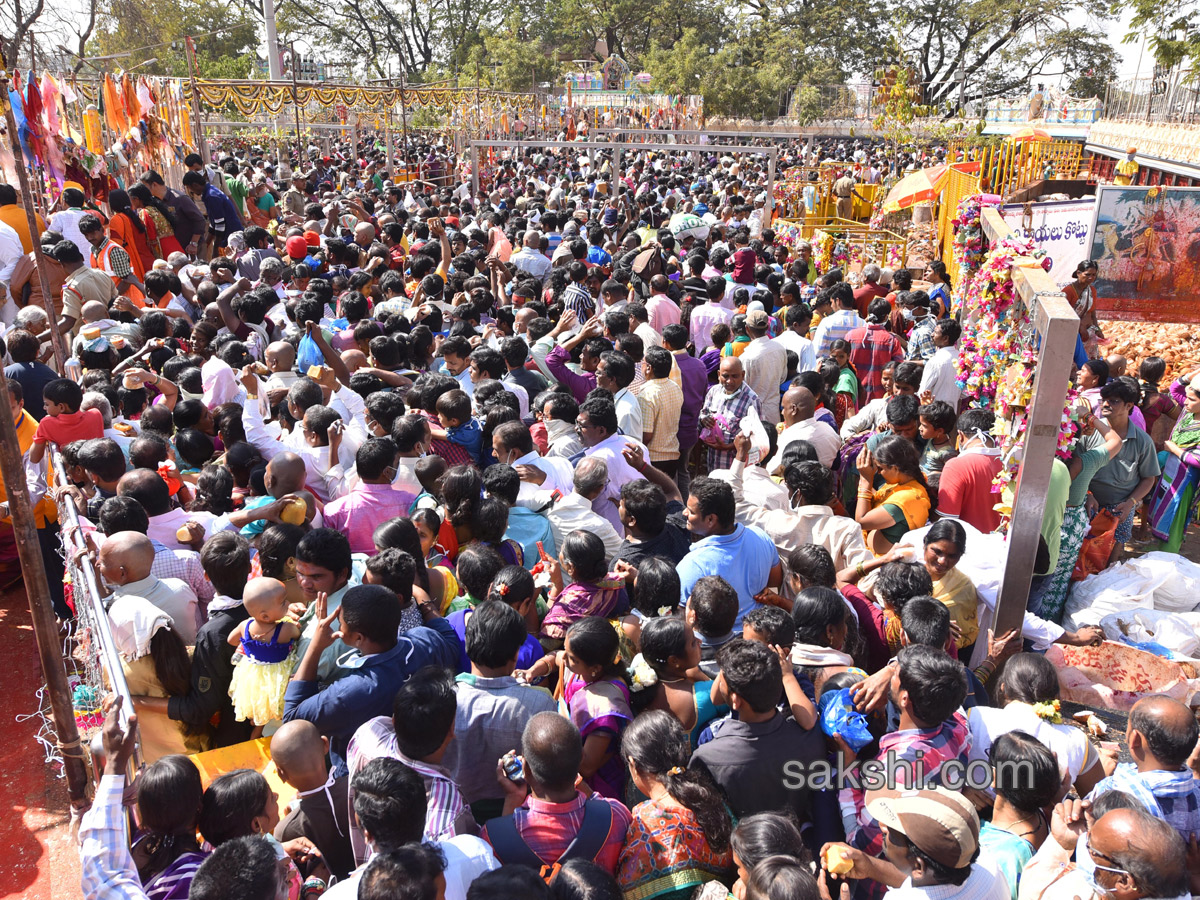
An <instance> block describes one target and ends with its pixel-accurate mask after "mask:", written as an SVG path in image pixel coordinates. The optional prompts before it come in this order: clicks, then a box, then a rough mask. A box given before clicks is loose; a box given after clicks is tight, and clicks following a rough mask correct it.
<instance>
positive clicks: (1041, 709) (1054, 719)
mask: <svg viewBox="0 0 1200 900" xmlns="http://www.w3.org/2000/svg"><path fill="white" fill-rule="evenodd" d="M1033 714H1034V715H1035V716H1037V717H1038V718H1039V719H1041V720H1042V721H1043V722H1049V723H1050V724H1051V725H1061V724H1062V723H1063V718H1062V704H1061V703H1059V701H1057V700H1044V701H1040V702H1038V703H1034V704H1033Z"/></svg>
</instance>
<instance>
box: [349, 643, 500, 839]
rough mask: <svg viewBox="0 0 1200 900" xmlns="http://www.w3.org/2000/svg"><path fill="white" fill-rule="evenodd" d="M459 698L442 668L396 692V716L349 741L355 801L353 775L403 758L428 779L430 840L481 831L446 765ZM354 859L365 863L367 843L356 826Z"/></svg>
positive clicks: (373, 722) (371, 724) (367, 725)
mask: <svg viewBox="0 0 1200 900" xmlns="http://www.w3.org/2000/svg"><path fill="white" fill-rule="evenodd" d="M457 707H458V701H457V699H456V698H455V694H454V682H453V681H451V680H450V678H449V677H447V676H446V675H445V674H444V672H443V671H441V670H437V669H434V668H432V667H431V668H429V669H425V670H422V671H420V672H417V673H416V674H414V675H413V676H412V677H411V678H409V680H408V681H406V682H405V683H404V684H403V685H402V686H401V688H400V690H399V691H397V692H396V700H395V703H394V705H393V707H392V715H391V716H377V717H375V718H374V719H371V720H370V721H368V722H366V723H364V724H362V725H360V726H359V727H358V730H357V731H355V732H354V737H352V738H351V739H350V746H349V749H348V750H347V751H346V763H347V766H348V767H349V770H350V783H351V787H350V802H351V803H353V802H354V776H355V775H357V774H358V773H359V772H360V771H362V769H363V767H364V766H366V764H367V763H369V762H370V761H371V760H373V759H378V758H379V757H381V756H386V757H389V758H391V759H398V760H400V762H402V763H404V764H405V765H406V766H408V767H409V768H410V769H412V770H413V771H414V772H416V773H417V774H418V775H420V776H421V778H422V780H423V781H424V782H425V794H426V797H427V802H428V805H427V807H426V812H425V835H424V836H425V840H427V841H440V840H443V839H444V838H449V837H454V836H455V835H456V834H477V833H478V831H479V826H478V825H477V824H476V823H475V818H474V816H472V815H471V810H470V808H469V807H468V806H467V804H466V802H465V801H464V800H463V796H462V793H461V792H460V791H459V789H458V787H457V785H455V784H454V782H453V781H451V780H450V775H449V773H448V772H447V771H446V769H444V768H443V767H442V765H441V762H442V757H443V756H445V754H446V748H447V747H448V746H449V745H450V742H451V741H452V740H453V739H454V714H455V710H456V709H457ZM350 840H351V844H352V845H353V847H354V855H355V859H356V861H357V862H359V863H363V862H366V859H367V845H366V841H365V840H364V839H363V836H362V831H360V830H359V829H358V828H357V827H352V828H351V832H350Z"/></svg>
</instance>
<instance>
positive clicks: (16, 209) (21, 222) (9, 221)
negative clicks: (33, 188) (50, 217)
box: [0, 203, 46, 253]
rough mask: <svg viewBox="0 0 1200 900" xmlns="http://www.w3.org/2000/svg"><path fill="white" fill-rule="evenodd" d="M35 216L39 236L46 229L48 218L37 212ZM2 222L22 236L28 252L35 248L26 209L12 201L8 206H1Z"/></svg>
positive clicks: (23, 247)
mask: <svg viewBox="0 0 1200 900" xmlns="http://www.w3.org/2000/svg"><path fill="white" fill-rule="evenodd" d="M33 217H34V219H36V220H37V230H38V237H41V236H42V232H43V231H45V230H46V220H45V219H43V218H42V217H41V216H39V215H38V214H37V213H34V216H33ZM0 222H3V223H4V224H5V225H7V226H8V227H9V228H12V229H13V230H15V231H16V232H17V234H18V235H19V236H20V238H21V247H22V249H23V250H24V251H25V252H26V253H28V252H29V251H30V250H32V249H33V238H32V237H30V235H29V220H28V219H27V218H25V210H24V209H22V208H21V206H20V205H18V204H16V203H10V204H8V206H0Z"/></svg>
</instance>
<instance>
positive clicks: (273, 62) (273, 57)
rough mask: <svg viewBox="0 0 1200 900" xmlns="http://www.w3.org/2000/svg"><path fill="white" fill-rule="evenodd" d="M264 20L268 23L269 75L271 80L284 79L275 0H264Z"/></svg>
mask: <svg viewBox="0 0 1200 900" xmlns="http://www.w3.org/2000/svg"><path fill="white" fill-rule="evenodd" d="M263 21H264V22H266V25H267V77H268V78H270V80H271V81H280V80H282V79H283V72H281V71H280V68H279V37H278V35H277V34H276V32H275V0H263Z"/></svg>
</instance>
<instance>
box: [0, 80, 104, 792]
mask: <svg viewBox="0 0 1200 900" xmlns="http://www.w3.org/2000/svg"><path fill="white" fill-rule="evenodd" d="M2 80H3V81H4V82H7V80H8V79H7V78H4V79H2ZM0 475H3V477H4V484H5V485H6V486H7V487H8V504H9V511H10V512H11V514H12V527H13V535H14V536H15V537H16V541H17V554H18V556H19V557H20V559H21V573H22V575H23V576H24V578H25V594H26V596H27V597H28V598H29V615H30V619H31V620H32V622H33V636H34V639H35V640H36V641H37V649H38V659H39V660H40V662H41V665H42V674H43V675H44V676H45V677H46V688H47V693H48V695H49V697H50V714H51V717H52V718H53V719H54V731H55V733H56V734H57V735H58V749H59V751H60V752H61V753H62V758H63V772H64V774H65V775H66V777H67V793H68V795H69V796H70V798H71V805H72V806H73V807H75V808H76V809H78V810H82V809H84V808H86V806H87V802H88V774H87V767H86V765H85V762H84V750H83V747H82V746H81V745H80V743H79V730H78V728H77V727H76V725H75V711H74V708H73V706H72V703H71V687H70V685H69V684H68V683H67V671H66V668H65V667H64V665H63V659H62V655H61V651H60V647H61V644H60V638H59V632H58V626H57V624H56V623H55V620H54V607H53V605H52V604H51V601H50V582H49V581H48V580H47V577H46V567H45V565H44V563H43V560H42V550H41V546H40V545H39V543H38V536H37V527H36V526H35V524H34V521H33V505H32V503H30V500H29V487H28V481H27V479H26V476H25V465H24V463H23V461H22V455H21V445H20V442H19V440H18V438H17V429H16V426H15V425H14V424H13V408H12V401H11V399H10V398H9V395H8V391H7V390H0Z"/></svg>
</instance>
